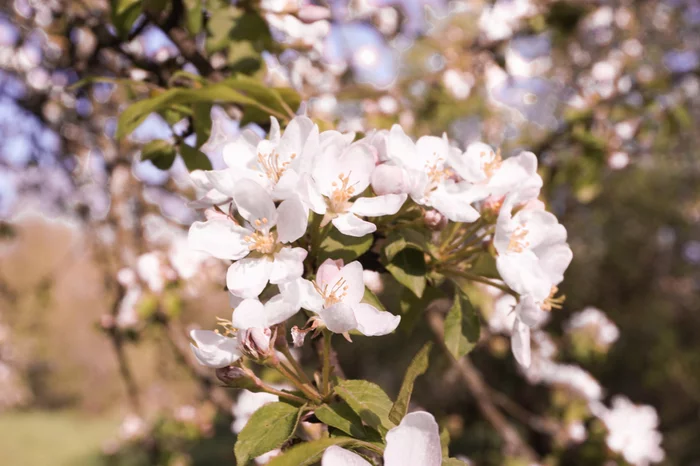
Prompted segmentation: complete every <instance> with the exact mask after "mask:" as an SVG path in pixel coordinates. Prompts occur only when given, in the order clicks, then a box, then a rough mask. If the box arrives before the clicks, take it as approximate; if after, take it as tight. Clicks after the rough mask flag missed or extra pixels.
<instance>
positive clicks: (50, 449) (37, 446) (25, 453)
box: [0, 411, 118, 466]
mask: <svg viewBox="0 0 700 466" xmlns="http://www.w3.org/2000/svg"><path fill="white" fill-rule="evenodd" d="M117 427H118V421H117V420H116V419H114V418H112V417H100V418H97V417H85V416H81V415H79V414H77V413H74V412H70V411H51V412H48V411H34V412H15V413H3V414H0V464H2V465H8V466H15V465H17V466H47V465H51V466H78V465H79V466H87V465H93V464H99V462H98V455H99V453H100V449H101V447H102V443H103V442H104V441H105V440H108V439H109V438H111V437H113V436H114V435H115V434H116V433H117Z"/></svg>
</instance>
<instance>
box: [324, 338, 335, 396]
mask: <svg viewBox="0 0 700 466" xmlns="http://www.w3.org/2000/svg"><path fill="white" fill-rule="evenodd" d="M332 336H333V334H332V333H331V332H329V331H328V330H325V331H324V332H323V375H322V377H323V379H322V380H323V385H322V390H323V392H322V393H323V397H324V398H325V397H327V396H328V395H329V394H330V391H331V388H330V378H331V337H332Z"/></svg>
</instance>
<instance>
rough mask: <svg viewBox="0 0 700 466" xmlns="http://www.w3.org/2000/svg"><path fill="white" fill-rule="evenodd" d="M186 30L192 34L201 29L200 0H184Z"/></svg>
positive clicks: (197, 32)
mask: <svg viewBox="0 0 700 466" xmlns="http://www.w3.org/2000/svg"><path fill="white" fill-rule="evenodd" d="M184 3H185V8H186V9H187V18H186V23H185V24H186V26H187V31H189V33H190V34H191V35H193V36H195V35H197V34H199V31H201V30H202V0H185V1H184Z"/></svg>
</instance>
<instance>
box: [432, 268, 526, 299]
mask: <svg viewBox="0 0 700 466" xmlns="http://www.w3.org/2000/svg"><path fill="white" fill-rule="evenodd" d="M445 274H446V275H449V274H452V275H457V276H458V277H462V278H466V279H467V280H471V281H473V282H479V283H483V284H485V285H489V286H493V287H494V288H498V289H499V290H501V291H503V292H505V293H508V294H510V295H513V296H515V297H516V298H517V297H519V296H520V295H518V293H516V292H515V291H513V290H511V289H510V288H508V287H507V286H506V285H504V284H502V283H498V282H495V281H493V280H491V279H490V278H486V277H482V276H481V275H476V274H473V273H470V272H464V271H462V270H456V269H447V270H445Z"/></svg>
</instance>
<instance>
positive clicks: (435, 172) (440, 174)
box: [425, 154, 453, 192]
mask: <svg viewBox="0 0 700 466" xmlns="http://www.w3.org/2000/svg"><path fill="white" fill-rule="evenodd" d="M433 155H435V163H433V164H431V163H430V162H426V164H425V172H426V174H427V175H428V187H427V188H426V192H430V191H432V190H434V189H435V188H437V185H438V184H440V183H442V182H443V181H445V180H446V179H447V178H449V177H451V176H452V175H453V173H452V170H450V169H449V168H445V167H444V165H443V162H444V161H445V159H443V158H442V157H438V156H437V154H433Z"/></svg>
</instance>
